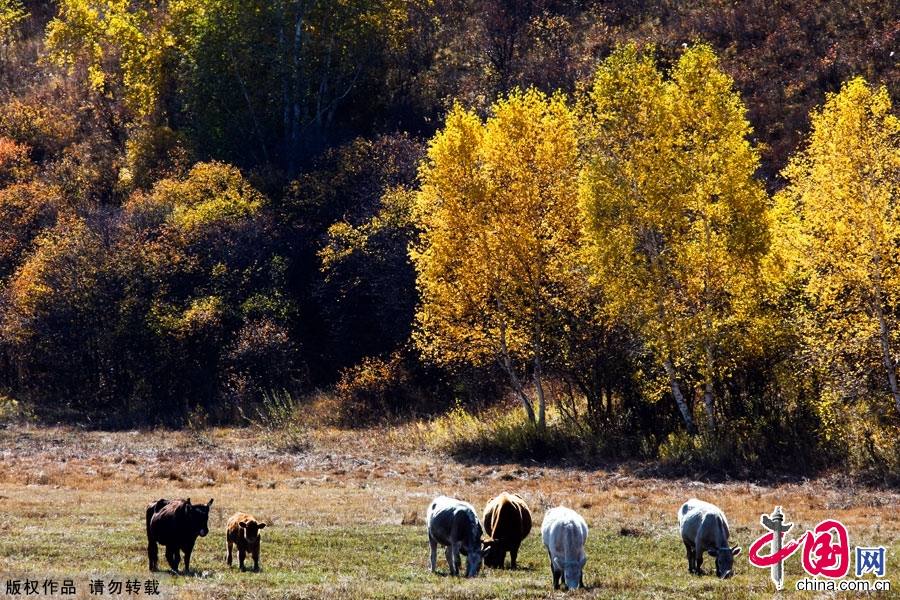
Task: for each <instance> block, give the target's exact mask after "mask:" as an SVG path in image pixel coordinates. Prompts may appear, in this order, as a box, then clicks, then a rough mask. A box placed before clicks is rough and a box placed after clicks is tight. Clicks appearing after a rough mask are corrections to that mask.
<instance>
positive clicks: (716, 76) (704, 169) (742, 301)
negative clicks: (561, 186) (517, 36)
mask: <svg viewBox="0 0 900 600" xmlns="http://www.w3.org/2000/svg"><path fill="white" fill-rule="evenodd" d="M585 121H586V124H587V129H588V130H589V131H590V132H591V135H590V136H589V137H590V138H591V143H590V145H589V150H588V152H589V158H588V166H587V167H586V169H585V170H584V173H583V177H582V182H581V207H582V210H583V211H584V215H585V220H586V223H587V227H586V235H587V246H588V250H587V252H588V254H589V256H590V257H591V260H592V264H593V267H594V273H595V277H596V279H597V280H598V281H599V282H600V284H601V286H602V287H603V288H604V289H605V290H606V292H607V295H608V297H609V302H610V304H611V305H612V306H613V307H614V309H615V310H616V311H617V312H618V313H619V314H620V315H621V316H622V318H624V319H626V320H627V321H629V322H630V323H632V325H633V326H634V327H635V328H636V329H637V330H639V331H640V332H641V334H642V337H643V338H644V339H645V341H646V342H647V343H648V345H649V346H650V347H651V349H652V350H653V352H654V354H655V355H656V357H657V359H658V361H659V364H660V366H661V367H662V369H663V370H664V372H665V374H666V378H667V380H668V386H669V388H670V390H671V394H672V396H673V398H674V400H675V402H676V404H677V406H678V409H679V412H680V413H681V416H682V418H683V420H684V422H685V426H686V427H687V429H688V431H690V432H692V433H693V432H696V431H697V426H696V424H695V422H694V418H693V415H692V410H691V408H690V406H689V404H688V401H687V399H686V398H685V393H684V390H683V388H682V379H683V377H684V375H685V374H687V373H697V374H698V376H699V378H700V380H701V384H702V388H703V390H702V395H703V399H704V409H705V413H706V422H707V426H708V427H709V428H710V429H714V428H715V427H716V408H715V389H716V383H717V380H720V379H721V378H722V377H724V376H725V374H726V363H725V361H724V360H723V357H724V354H725V352H726V350H727V349H729V348H732V347H734V346H736V345H740V344H741V343H743V340H742V338H743V337H744V336H745V334H746V331H747V327H746V323H745V322H746V321H747V320H748V319H750V314H751V313H752V311H753V303H754V298H755V293H754V291H753V286H754V281H755V279H756V278H755V276H754V275H755V272H756V271H757V268H758V266H759V262H760V260H761V258H762V257H763V256H764V254H765V251H766V247H767V244H768V228H767V220H766V195H765V193H764V190H763V189H762V186H761V185H760V183H759V182H758V181H756V180H755V179H754V178H753V174H754V172H755V171H756V169H757V168H758V166H759V156H758V153H757V150H756V149H755V148H754V147H753V146H752V145H751V144H750V142H749V141H748V136H749V134H750V132H751V130H750V125H749V123H748V122H747V119H746V116H745V109H744V106H743V103H742V102H741V100H740V97H739V96H738V94H737V93H736V92H735V91H734V89H733V82H732V80H731V79H730V78H729V77H728V76H727V75H726V74H724V73H723V72H722V71H721V70H720V69H719V68H718V65H717V60H716V57H715V55H714V54H713V52H712V50H711V49H710V48H709V47H708V46H704V45H700V46H695V47H692V48H689V49H687V50H686V51H685V52H684V53H683V55H682V56H681V57H680V59H679V60H678V62H677V64H676V65H675V66H674V68H673V70H672V72H671V74H670V77H669V78H668V79H667V78H665V77H664V75H663V73H661V72H660V70H659V69H658V68H657V66H656V63H655V60H654V58H653V56H652V55H651V54H650V53H641V52H639V51H638V50H637V48H636V47H634V46H628V47H625V48H621V49H619V50H618V51H616V52H615V53H614V54H613V55H612V56H611V57H610V58H609V59H608V60H606V61H605V62H604V64H603V65H602V66H601V67H600V68H599V69H598V71H597V74H596V77H595V80H594V84H593V87H592V89H591V90H590V92H589V97H588V99H587V100H586V102H585Z"/></svg>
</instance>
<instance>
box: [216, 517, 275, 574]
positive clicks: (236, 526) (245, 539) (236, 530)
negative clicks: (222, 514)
mask: <svg viewBox="0 0 900 600" xmlns="http://www.w3.org/2000/svg"><path fill="white" fill-rule="evenodd" d="M265 526H266V524H265V523H260V522H258V521H257V520H256V519H254V518H253V515H248V514H247V513H242V512H238V513H234V514H233V515H231V518H230V519H228V525H227V526H226V529H225V544H226V546H227V547H228V555H227V556H226V557H225V562H226V563H228V566H229V567H230V566H231V562H232V560H231V557H232V555H231V550H232V546H237V549H238V564H239V565H240V567H241V571H243V570H244V559H245V558H247V553H248V552H249V553H250V556H252V557H253V570H254V571H259V530H260V529H263V528H264V527H265Z"/></svg>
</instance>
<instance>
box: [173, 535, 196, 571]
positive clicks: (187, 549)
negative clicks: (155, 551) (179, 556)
mask: <svg viewBox="0 0 900 600" xmlns="http://www.w3.org/2000/svg"><path fill="white" fill-rule="evenodd" d="M182 550H184V574H185V575H188V574H189V573H190V572H191V552H193V551H194V541H193V540H191V541H190V542H188V543H187V544H185V545H184V548H182ZM176 552H177V550H176Z"/></svg>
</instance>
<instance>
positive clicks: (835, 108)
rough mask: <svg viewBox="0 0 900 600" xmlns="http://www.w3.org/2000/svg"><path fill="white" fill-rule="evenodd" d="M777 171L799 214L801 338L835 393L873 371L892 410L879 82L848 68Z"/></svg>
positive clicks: (898, 248) (892, 227) (897, 399)
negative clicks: (808, 322) (799, 147)
mask: <svg viewBox="0 0 900 600" xmlns="http://www.w3.org/2000/svg"><path fill="white" fill-rule="evenodd" d="M783 174H784V176H785V177H786V178H787V179H788V180H789V181H790V185H789V186H788V187H787V188H786V190H785V191H784V199H785V200H787V201H788V202H790V203H792V204H793V206H794V207H795V208H796V210H797V212H798V214H799V217H800V229H801V234H802V235H801V236H799V237H801V239H802V241H803V244H804V246H803V252H801V256H802V257H803V259H804V260H803V265H804V266H805V267H806V270H807V273H806V276H807V285H806V289H807V293H808V294H809V297H810V299H811V301H812V305H813V308H814V311H813V313H812V319H813V321H814V323H815V326H814V327H813V328H812V330H811V331H810V332H809V335H810V339H809V343H810V347H811V348H812V349H813V351H814V354H815V355H817V356H818V358H819V359H820V360H819V362H820V363H821V364H823V365H827V368H828V371H829V373H830V374H831V377H829V379H830V380H831V381H832V383H834V384H836V387H837V388H839V391H840V395H841V396H843V397H855V396H860V395H862V393H864V392H865V391H866V388H868V387H870V385H871V383H870V382H871V381H873V380H874V381H875V382H877V383H875V385H874V386H871V387H875V388H880V389H881V390H886V391H888V392H889V393H890V394H891V397H892V399H893V402H894V404H895V405H896V408H897V411H898V412H900V387H898V383H897V352H898V349H900V323H898V318H900V207H898V202H900V119H898V118H897V116H896V115H895V114H893V112H892V107H891V99H890V94H889V93H888V91H887V89H886V88H884V87H880V88H875V87H873V86H870V85H868V84H867V83H866V81H865V80H863V79H861V78H856V79H853V80H851V81H849V82H847V83H845V84H844V86H843V87H842V88H841V91H840V93H837V94H831V95H829V96H828V99H827V100H826V102H825V105H824V107H823V108H822V109H821V110H820V111H817V112H814V113H813V114H812V133H811V135H810V138H809V142H808V145H807V147H806V148H805V149H804V150H803V151H801V152H800V153H798V154H797V155H796V156H794V158H793V159H792V160H791V162H790V164H789V165H788V167H787V168H786V169H785V170H784V173H783Z"/></svg>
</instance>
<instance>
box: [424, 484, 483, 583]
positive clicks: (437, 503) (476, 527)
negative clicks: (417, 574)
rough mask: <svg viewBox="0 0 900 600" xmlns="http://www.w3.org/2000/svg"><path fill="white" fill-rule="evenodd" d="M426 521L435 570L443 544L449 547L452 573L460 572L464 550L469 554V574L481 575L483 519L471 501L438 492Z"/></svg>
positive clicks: (449, 562)
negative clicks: (438, 552) (479, 519)
mask: <svg viewBox="0 0 900 600" xmlns="http://www.w3.org/2000/svg"><path fill="white" fill-rule="evenodd" d="M425 523H426V526H427V527H428V542H429V544H431V572H432V573H434V572H435V571H436V569H437V547H438V544H440V545H441V546H446V547H447V550H446V556H447V564H448V565H450V574H451V575H459V567H460V562H461V561H460V558H459V555H460V553H462V554H463V555H465V557H466V577H475V576H476V575H478V570H479V569H480V568H481V523H480V522H479V521H478V516H477V515H476V514H475V508H474V507H473V506H472V505H471V504H469V503H468V502H463V501H462V500H457V499H456V498H449V497H447V496H438V497H437V498H435V499H434V500H433V501H432V502H431V504H430V505H429V507H428V514H427V515H426V517H425Z"/></svg>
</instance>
